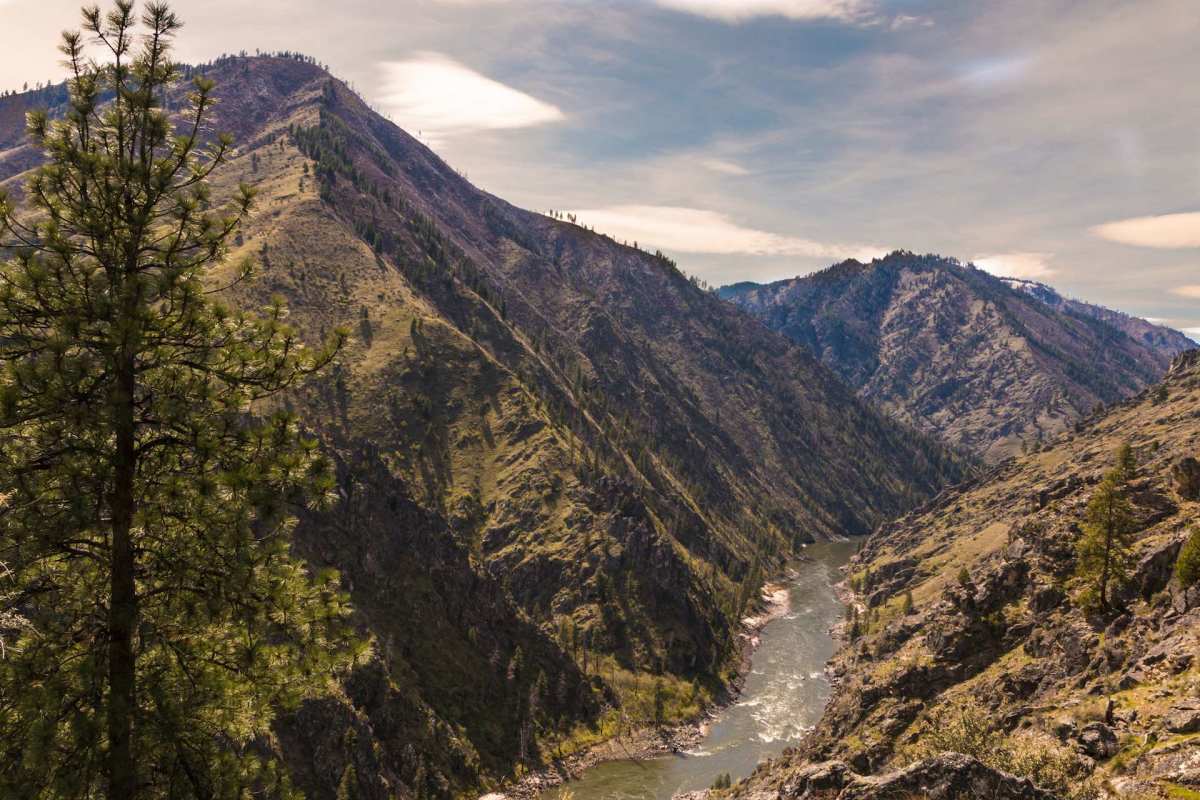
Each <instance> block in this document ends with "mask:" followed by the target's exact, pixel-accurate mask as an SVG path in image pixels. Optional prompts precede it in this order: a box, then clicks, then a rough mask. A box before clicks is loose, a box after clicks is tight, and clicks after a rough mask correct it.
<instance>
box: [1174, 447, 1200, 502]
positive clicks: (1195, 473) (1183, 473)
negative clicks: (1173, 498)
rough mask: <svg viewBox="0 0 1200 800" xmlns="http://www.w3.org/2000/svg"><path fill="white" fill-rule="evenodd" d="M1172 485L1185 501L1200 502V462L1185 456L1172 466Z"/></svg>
mask: <svg viewBox="0 0 1200 800" xmlns="http://www.w3.org/2000/svg"><path fill="white" fill-rule="evenodd" d="M1171 483H1172V485H1173V486H1174V489H1175V491H1176V492H1177V493H1178V494H1179V496H1180V497H1182V498H1183V499H1184V500H1200V461H1197V460H1196V459H1195V458H1193V457H1192V456H1184V457H1183V458H1181V459H1179V460H1178V461H1176V462H1175V463H1174V464H1173V465H1172V466H1171Z"/></svg>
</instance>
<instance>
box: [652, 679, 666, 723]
mask: <svg viewBox="0 0 1200 800" xmlns="http://www.w3.org/2000/svg"><path fill="white" fill-rule="evenodd" d="M666 721H667V687H666V685H665V684H664V683H663V679H662V678H655V680H654V724H655V725H657V726H658V727H660V728H661V727H662V726H663V723H665V722H666Z"/></svg>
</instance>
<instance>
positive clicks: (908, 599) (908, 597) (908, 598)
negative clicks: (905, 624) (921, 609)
mask: <svg viewBox="0 0 1200 800" xmlns="http://www.w3.org/2000/svg"><path fill="white" fill-rule="evenodd" d="M912 612H913V595H912V589H908V590H907V591H905V592H904V603H903V605H902V606H901V608H900V613H901V614H903V615H904V616H906V617H907V616H908V615H909V614H911V613H912Z"/></svg>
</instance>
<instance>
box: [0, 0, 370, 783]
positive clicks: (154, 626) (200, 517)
mask: <svg viewBox="0 0 1200 800" xmlns="http://www.w3.org/2000/svg"><path fill="white" fill-rule="evenodd" d="M139 19H140V22H141V24H142V25H143V26H144V27H145V30H144V31H141V30H139V25H138V23H139ZM179 24H180V23H179V21H178V19H177V18H176V16H175V14H174V13H172V12H171V11H170V9H169V8H168V7H167V6H166V5H163V4H160V3H151V4H148V5H146V6H145V8H144V11H143V13H141V14H140V17H139V15H138V14H137V13H136V12H135V11H134V9H133V5H132V3H130V2H125V1H124V0H122V1H121V2H117V3H116V5H115V6H114V7H113V8H112V10H111V11H109V12H107V13H102V12H101V11H100V10H99V9H97V8H94V7H93V8H89V9H84V12H83V27H84V31H85V34H86V35H88V36H89V38H91V39H94V40H95V42H96V43H97V45H98V46H99V47H100V49H101V50H102V52H104V53H105V58H106V59H107V60H106V62H105V63H96V62H95V61H93V60H92V59H91V58H89V57H88V56H87V55H86V54H85V52H84V50H85V46H84V35H85V34H84V33H66V34H64V37H63V45H62V51H63V53H64V54H65V56H66V59H67V61H66V63H67V65H68V67H69V68H70V70H71V78H70V81H69V89H70V102H69V106H68V108H67V111H66V114H65V117H64V118H63V119H61V120H57V121H53V122H52V121H51V120H50V119H49V118H48V117H47V115H46V114H45V113H33V114H30V115H29V119H28V131H29V135H30V136H31V138H32V140H33V142H34V143H35V144H36V145H37V146H38V147H39V148H40V149H41V150H42V151H43V152H44V153H45V156H46V161H45V163H44V165H43V166H41V167H39V168H37V169H36V170H35V171H34V172H33V175H32V177H31V179H30V180H29V182H28V184H27V187H26V191H25V195H24V197H25V202H26V204H27V206H28V213H27V214H26V213H19V212H18V210H17V208H16V207H15V205H14V204H13V203H11V202H9V201H8V200H7V199H0V244H2V245H3V246H4V249H3V250H0V252H3V253H5V254H6V255H7V257H8V258H9V260H8V261H6V262H4V263H3V264H0V561H3V562H4V563H5V564H6V565H7V567H8V568H9V569H10V570H11V571H12V585H13V587H14V590H15V592H16V597H15V600H14V602H13V604H12V606H11V607H12V608H15V609H17V610H19V612H20V613H21V615H22V617H23V619H24V620H25V621H26V623H27V624H26V627H25V629H23V630H22V631H20V632H18V634H17V638H16V639H15V641H13V642H11V644H10V646H9V647H8V649H7V654H6V657H5V658H4V659H2V660H0V796H4V797H87V798H92V797H99V796H103V795H107V797H109V798H111V799H112V800H131V799H136V798H143V797H206V798H226V797H240V796H241V795H242V792H243V791H244V790H248V787H251V786H255V787H259V788H263V789H267V790H270V791H271V792H273V793H275V794H278V795H287V794H289V793H290V789H289V788H288V784H287V779H286V776H284V775H282V774H280V772H279V770H278V767H277V766H276V765H274V764H272V763H270V762H267V761H264V760H263V759H262V758H261V757H259V756H256V755H254V752H253V750H252V748H251V747H250V743H251V741H252V740H253V739H254V738H255V737H258V736H261V735H264V734H267V733H268V732H269V731H270V725H271V721H272V719H273V717H274V715H275V713H276V710H277V709H280V708H291V707H294V706H296V705H297V704H298V703H299V702H300V701H301V700H302V699H304V698H306V697H310V696H314V695H316V694H319V693H322V692H324V691H325V690H327V688H328V686H329V683H330V681H331V680H332V679H333V677H334V676H335V675H336V674H337V672H338V671H339V670H340V669H341V668H343V667H345V666H346V665H348V664H349V663H350V662H351V661H352V660H353V659H354V658H355V657H357V656H360V655H362V654H363V652H364V649H365V645H364V644H363V643H361V642H358V641H356V640H355V639H354V638H353V636H352V635H351V632H350V631H349V629H348V626H347V625H346V621H345V618H346V615H347V614H348V613H349V609H348V606H347V603H346V598H345V596H344V595H343V594H342V593H341V592H340V591H339V588H338V578H337V576H336V574H334V573H332V572H322V573H320V574H318V575H316V576H315V577H312V576H310V574H309V572H308V571H307V570H306V568H305V565H304V564H303V563H302V562H300V561H299V560H297V559H296V558H294V557H293V556H292V555H291V553H290V539H291V536H290V534H291V531H292V529H293V527H294V518H293V516H292V515H291V513H290V509H292V508H294V507H296V504H297V503H300V502H306V501H308V502H321V501H322V500H323V499H324V498H327V497H328V496H330V493H331V492H332V489H333V486H334V481H333V475H332V470H331V468H330V465H329V463H328V461H327V460H326V459H325V458H323V457H322V456H321V455H320V453H319V452H318V451H317V448H316V445H315V443H314V442H313V441H312V440H310V439H307V438H304V437H302V436H301V435H300V434H299V431H298V422H297V420H296V419H295V417H294V416H293V415H292V414H290V413H287V412H285V411H282V410H279V409H278V408H275V407H274V406H278V405H279V404H278V403H275V404H274V406H270V405H267V404H265V403H266V401H267V398H269V397H270V396H271V395H273V394H276V393H278V392H279V391H282V390H284V389H286V388H288V387H290V386H292V385H294V384H296V382H297V381H299V380H300V379H302V378H303V377H304V376H306V375H308V374H310V373H311V372H313V371H314V370H316V369H318V368H320V367H321V366H322V365H324V364H325V363H327V362H328V361H329V360H330V359H331V358H332V357H333V354H334V352H335V351H336V349H337V348H338V347H339V346H340V341H341V338H342V334H341V333H339V334H338V335H337V337H335V341H332V342H330V343H329V344H328V345H327V346H325V347H323V348H321V349H320V350H319V351H316V352H311V351H309V350H306V349H305V348H304V347H303V346H302V344H301V342H300V341H299V339H298V338H297V334H296V332H295V330H294V329H293V328H292V327H291V326H290V325H289V324H288V323H287V320H286V312H285V309H284V308H283V306H282V305H281V304H280V303H278V302H276V303H273V304H272V305H271V306H270V307H269V308H267V309H266V310H265V312H264V313H263V314H262V315H249V314H244V313H240V312H236V311H233V310H231V309H230V308H228V307H226V306H225V305H224V304H223V303H221V302H220V301H219V300H216V299H214V297H213V295H212V294H211V289H210V285H209V284H206V282H205V275H206V273H207V272H209V270H210V268H212V267H215V266H216V265H218V264H219V263H220V262H222V261H223V259H224V257H225V254H226V243H227V242H228V241H229V240H230V238H231V237H232V236H234V235H235V233H236V231H237V228H238V226H239V224H240V223H241V221H242V220H243V218H244V217H245V216H246V215H247V213H248V212H249V210H250V208H251V204H252V199H253V192H252V191H251V190H250V189H249V188H247V187H241V189H240V190H239V191H238V192H237V193H236V195H235V196H234V197H233V198H232V200H230V201H229V202H228V203H221V202H218V201H217V200H216V199H215V198H213V197H212V195H211V194H210V190H209V187H208V183H207V178H208V177H209V175H210V174H211V173H212V172H213V170H215V169H217V168H218V167H219V166H220V165H221V164H222V163H224V162H225V160H226V157H227V155H228V153H229V152H230V148H231V142H230V139H229V138H228V137H224V136H220V137H210V135H209V133H208V132H207V128H208V127H209V126H210V124H211V122H210V120H209V112H210V111H211V109H212V107H213V103H214V100H213V95H212V91H213V84H212V82H211V81H208V80H205V79H203V78H196V79H195V81H194V85H193V87H192V90H191V92H190V94H189V95H188V100H187V103H186V104H185V105H186V109H187V110H186V112H185V113H184V114H183V116H182V118H180V119H178V120H177V121H172V119H171V118H170V117H169V116H168V114H167V113H166V112H165V110H164V109H163V102H164V99H165V98H166V97H167V96H168V95H169V94H170V93H172V92H173V91H175V88H174V87H175V85H176V83H177V79H178V76H179V74H180V72H179V69H178V68H177V67H176V66H175V65H174V64H173V63H172V62H171V60H170V53H169V48H170V44H171V41H172V39H173V36H174V34H175V32H176V31H177V29H178V28H179ZM249 271H250V270H249V267H248V265H243V266H240V267H239V268H238V271H237V277H236V278H235V280H242V279H245V278H246V277H248V275H249ZM251 412H254V413H251ZM306 499H307V500H306Z"/></svg>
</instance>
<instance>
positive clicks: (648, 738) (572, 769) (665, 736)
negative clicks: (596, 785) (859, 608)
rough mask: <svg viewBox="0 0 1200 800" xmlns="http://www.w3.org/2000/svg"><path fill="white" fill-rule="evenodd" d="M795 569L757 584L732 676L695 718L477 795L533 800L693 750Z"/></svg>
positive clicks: (730, 697) (780, 606)
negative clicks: (625, 764)
mask: <svg viewBox="0 0 1200 800" xmlns="http://www.w3.org/2000/svg"><path fill="white" fill-rule="evenodd" d="M797 577H798V576H797V573H796V572H795V570H793V569H790V568H789V570H788V571H787V573H786V576H785V579H784V580H780V581H772V582H770V583H767V584H765V585H764V586H763V590H762V597H761V605H760V610H759V611H758V612H757V613H755V614H754V615H752V616H749V617H746V618H744V619H743V620H742V624H741V631H740V632H739V634H738V635H739V638H740V642H741V648H740V653H739V657H738V669H737V677H736V678H734V680H733V681H732V682H731V683H730V684H729V686H728V688H727V690H726V692H725V693H724V694H723V695H722V696H721V697H720V698H719V699H718V700H716V701H715V702H713V703H711V704H709V706H708V707H707V708H706V709H705V710H704V713H703V714H702V715H701V716H700V717H699V718H697V719H693V720H688V721H684V722H680V723H678V724H675V725H672V726H668V727H664V728H655V727H646V728H639V729H636V730H634V731H633V732H631V733H627V734H625V735H623V736H618V737H615V738H613V739H609V740H607V741H605V742H602V743H600V744H598V745H595V746H594V747H590V748H588V749H587V750H584V751H582V752H580V753H575V754H573V755H571V756H568V757H567V758H564V759H561V760H558V761H556V762H554V763H553V764H551V765H550V766H549V767H547V768H546V769H544V770H540V771H538V772H534V773H531V774H530V775H527V776H525V777H524V778H522V779H521V780H520V781H517V782H516V783H514V784H512V785H510V786H508V787H505V789H504V790H503V791H501V792H492V793H490V794H485V795H483V796H482V797H481V798H480V800H536V798H537V797H539V796H540V795H541V794H542V793H543V792H545V791H547V790H549V789H553V788H554V787H556V786H561V785H562V784H563V783H565V782H567V781H570V780H575V779H577V778H579V777H580V776H581V775H582V774H583V773H584V772H586V771H587V770H589V769H591V768H593V767H595V766H598V765H600V764H604V763H606V762H610V761H643V760H646V759H650V758H654V757H656V756H662V755H666V754H669V753H685V752H687V751H688V750H692V749H694V748H695V747H696V746H697V745H699V744H700V742H701V741H702V740H703V739H704V737H705V736H706V735H707V734H708V731H709V728H710V726H711V725H712V723H713V721H714V720H716V718H717V716H718V715H719V714H720V713H721V712H722V711H724V710H725V709H726V708H728V707H729V706H730V705H732V704H733V703H735V702H737V700H738V698H739V697H740V696H741V694H742V690H743V688H744V686H745V680H746V675H747V674H748V673H749V671H750V663H751V658H752V656H753V655H754V651H755V650H756V649H757V648H758V646H759V644H760V643H761V641H762V640H761V636H760V634H761V633H762V630H763V628H765V627H766V626H767V625H768V624H769V623H770V622H772V621H773V620H776V619H778V618H780V617H782V616H784V615H785V614H787V613H788V611H789V610H790V605H789V602H788V599H789V587H790V586H791V585H792V584H793V583H794V582H795V581H796V579H797Z"/></svg>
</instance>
